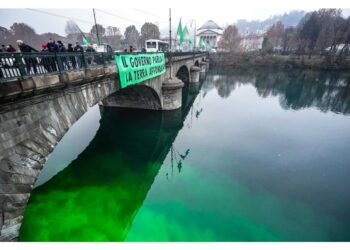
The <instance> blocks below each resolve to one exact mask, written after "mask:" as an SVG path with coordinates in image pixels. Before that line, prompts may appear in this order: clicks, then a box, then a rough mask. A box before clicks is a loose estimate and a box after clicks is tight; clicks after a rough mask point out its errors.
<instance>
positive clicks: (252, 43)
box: [241, 32, 264, 51]
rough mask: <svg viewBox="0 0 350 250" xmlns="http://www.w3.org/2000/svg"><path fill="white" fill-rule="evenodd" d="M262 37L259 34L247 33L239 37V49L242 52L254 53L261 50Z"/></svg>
mask: <svg viewBox="0 0 350 250" xmlns="http://www.w3.org/2000/svg"><path fill="white" fill-rule="evenodd" d="M263 41H264V35H263V34H262V33H261V32H259V33H248V32H246V33H245V34H243V35H241V47H242V49H243V50H244V51H256V50H260V49H261V48H262V44H263Z"/></svg>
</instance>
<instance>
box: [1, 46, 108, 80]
mask: <svg viewBox="0 0 350 250" xmlns="http://www.w3.org/2000/svg"><path fill="white" fill-rule="evenodd" d="M113 63H114V56H113V54H110V53H104V52H63V53H49V52H47V53H40V52H38V53H0V82H2V81H8V80H11V79H18V78H24V77H28V76H39V75H47V74H58V73H63V72H66V71H75V70H82V69H85V68H93V67H99V66H106V65H109V64H113Z"/></svg>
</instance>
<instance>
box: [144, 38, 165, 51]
mask: <svg viewBox="0 0 350 250" xmlns="http://www.w3.org/2000/svg"><path fill="white" fill-rule="evenodd" d="M145 49H146V52H161V51H163V52H166V51H168V50H169V43H168V42H165V41H162V40H157V39H149V40H146V41H145Z"/></svg>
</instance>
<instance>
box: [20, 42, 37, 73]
mask: <svg viewBox="0 0 350 250" xmlns="http://www.w3.org/2000/svg"><path fill="white" fill-rule="evenodd" d="M17 45H18V48H19V50H20V51H21V52H22V53H33V52H38V51H37V50H36V49H34V48H33V47H31V46H29V45H28V44H25V43H24V42H23V41H22V40H17ZM24 62H25V65H26V69H27V74H30V71H31V69H32V68H33V70H34V73H37V72H38V70H37V67H36V66H37V64H38V61H37V59H36V58H35V57H29V58H28V57H25V58H24Z"/></svg>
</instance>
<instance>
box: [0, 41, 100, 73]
mask: <svg viewBox="0 0 350 250" xmlns="http://www.w3.org/2000/svg"><path fill="white" fill-rule="evenodd" d="M16 43H17V47H18V49H16V48H14V47H13V46H12V45H11V44H9V45H8V46H5V45H1V49H0V52H8V53H14V52H22V53H34V52H36V53H47V54H50V53H51V52H52V53H61V52H84V48H83V47H82V46H81V45H80V44H79V43H78V42H76V43H75V45H74V46H73V44H71V43H68V44H67V47H66V46H65V45H64V44H63V42H62V41H57V42H56V41H55V40H53V39H49V41H48V42H47V43H46V44H42V45H41V50H40V51H38V50H37V49H35V48H33V47H31V46H30V45H28V44H26V43H24V42H23V41H22V40H17V42H16ZM85 52H96V51H95V49H94V48H93V46H92V45H88V46H87V48H86V49H85ZM86 60H87V63H88V64H91V63H93V61H94V56H89V55H87V56H86ZM23 63H24V64H25V68H26V71H27V73H30V72H32V71H33V72H34V73H38V68H39V66H40V65H41V66H42V67H44V68H45V69H46V71H47V72H55V71H57V70H58V69H59V65H58V63H59V62H58V60H57V57H52V56H41V57H35V56H33V57H31V56H30V57H24V60H23ZM11 64H12V65H13V66H16V65H17V66H18V61H17V60H16V59H13V60H12V63H10V61H9V60H6V59H1V61H0V66H2V68H6V67H9V66H11ZM60 65H61V68H62V69H63V70H70V69H77V68H81V67H82V65H83V61H82V57H80V56H75V55H74V56H73V55H72V56H70V55H67V56H60ZM0 71H1V69H0ZM0 73H2V71H1V72H0Z"/></svg>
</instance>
